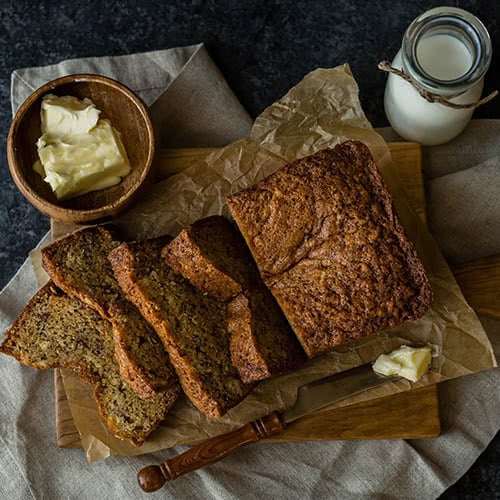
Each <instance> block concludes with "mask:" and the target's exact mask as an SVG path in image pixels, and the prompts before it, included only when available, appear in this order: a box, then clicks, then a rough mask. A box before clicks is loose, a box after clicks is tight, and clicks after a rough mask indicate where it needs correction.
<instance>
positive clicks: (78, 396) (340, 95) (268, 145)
mask: <svg viewBox="0 0 500 500" xmlns="http://www.w3.org/2000/svg"><path fill="white" fill-rule="evenodd" d="M346 139H358V140H361V141H363V142H365V143H366V144H367V145H368V146H369V148H370V150H371V151H372V154H373V155H374V157H375V159H376V161H377V163H378V166H379V168H380V170H381V172H382V175H383V177H384V179H385V180H386V182H387V184H388V186H389V188H390V190H391V192H392V194H393V197H394V201H395V204H396V208H397V210H398V213H399V215H400V218H401V221H402V223H403V225H404V227H405V228H406V231H407V233H408V236H409V237H410V239H411V240H412V241H413V242H414V243H415V245H416V248H417V252H418V254H419V256H420V258H421V259H422V261H423V263H424V266H425V268H426V270H427V273H428V276H429V279H430V282H431V285H432V289H433V293H434V301H433V305H432V308H431V310H430V311H429V312H428V313H427V314H426V315H425V316H424V317H423V318H421V319H420V320H418V321H415V322H413V323H411V324H405V325H403V326H400V327H397V328H393V329H391V330H389V331H385V332H383V333H381V334H379V335H376V336H373V337H371V338H368V339H365V340H364V341H363V342H361V343H359V344H357V345H351V346H349V347H345V348H343V349H341V350H338V351H336V352H332V353H329V354H327V355H324V356H322V357H320V358H317V359H314V360H311V361H309V362H308V363H307V364H306V366H305V367H304V368H302V369H301V370H298V371H296V372H294V373H291V374H288V375H284V376H281V377H276V378H274V379H271V380H268V381H265V382H263V383H261V384H260V385H259V386H258V387H257V388H256V389H255V390H254V391H252V393H251V394H250V395H249V396H248V397H247V398H246V399H245V400H244V401H243V402H242V403H241V404H239V405H238V406H237V407H236V408H234V409H232V410H231V411H230V412H229V413H228V414H227V415H226V416H224V417H223V418H221V419H220V420H217V421H211V420H209V419H207V418H206V417H204V416H203V415H202V414H201V413H200V412H199V411H198V410H196V409H195V408H194V407H193V406H192V405H191V403H190V402H189V401H188V400H187V398H185V397H182V398H181V399H180V400H179V401H178V402H177V403H176V405H175V407H174V409H173V411H172V412H171V413H170V414H169V415H168V417H167V419H166V420H165V422H164V424H163V425H162V426H161V427H160V428H159V429H158V430H157V431H156V432H155V433H154V434H152V435H151V437H150V438H149V439H148V441H147V442H146V443H145V444H144V445H143V446H142V447H141V448H136V447H134V446H132V445H130V444H128V443H127V442H123V441H120V440H118V439H115V438H114V437H113V436H112V435H111V434H110V433H109V431H108V430H107V428H106V426H105V425H104V424H103V422H102V420H101V419H100V418H99V416H98V412H97V409H96V405H95V403H94V400H93V397H92V388H91V387H90V386H88V385H86V384H83V383H81V382H80V381H79V380H78V378H77V377H76V375H74V374H73V373H72V372H67V371H65V372H64V373H63V380H64V386H65V390H66V393H67V396H68V400H69V403H70V406H71V410H72V413H73V417H74V420H75V424H76V426H77V428H78V430H79V432H80V434H81V439H82V443H83V446H84V448H85V451H86V454H87V458H88V460H89V461H95V460H100V459H103V458H106V457H108V456H110V455H113V454H119V455H135V454H142V453H147V452H151V451H154V450H158V449H162V448H168V447H172V446H175V445H180V444H192V443H195V442H198V441H201V440H203V439H206V438H207V437H210V436H214V435H217V434H220V433H223V432H227V431H229V430H232V429H234V428H236V427H238V426H240V425H242V424H244V423H246V422H248V421H250V420H253V419H255V418H258V417H261V416H263V415H265V414H266V413H269V412H270V411H272V410H282V409H285V408H288V407H290V406H291V405H292V404H293V402H294V400H295V395H296V391H297V388H298V387H299V386H300V385H302V384H304V383H306V382H308V381H311V380H315V379H318V378H321V377H324V376H326V375H329V374H332V373H336V372H339V371H343V370H347V369H349V368H353V367H355V366H358V365H360V364H363V363H367V362H370V361H373V360H374V359H375V358H376V357H377V356H378V355H379V354H381V353H382V352H389V351H391V350H393V349H395V348H396V347H398V346H399V345H402V344H428V345H431V346H432V347H433V362H432V368H431V371H430V372H429V373H428V374H427V375H426V376H425V377H424V378H423V379H422V380H421V381H419V382H418V383H417V384H410V383H409V382H406V381H398V382H396V383H387V384H385V385H384V386H382V387H379V388H376V389H373V390H370V391H366V392H365V393H363V394H360V395H357V396H356V397H351V398H349V399H346V400H344V401H342V402H340V403H337V405H336V406H345V405H349V404H353V403H356V402H359V401H363V400H368V399H372V398H376V397H381V396H386V395H390V394H394V393H396V392H400V391H404V390H408V389H410V388H412V387H417V386H423V385H427V384H431V383H437V382H440V381H443V380H446V379H450V378H454V377H460V376H463V375H467V374H470V373H474V372H478V371H481V370H486V369H488V368H492V367H494V366H496V361H495V356H494V353H493V350H492V348H491V345H490V343H489V340H488V338H487V336H486V334H485V332H484V330H483V328H482V326H481V324H480V322H479V320H478V319H477V317H476V315H475V313H474V312H473V311H472V309H471V308H470V307H469V306H468V305H467V303H466V302H465V299H464V298H463V296H462V293H461V292H460V289H459V288H458V286H457V284H456V282H455V280H454V278H453V276H452V274H451V272H450V270H449V268H448V266H447V265H446V262H445V261H444V259H443V257H442V256H441V253H440V252H439V249H438V248H437V246H436V244H435V243H434V241H433V239H432V237H431V236H430V234H429V232H428V230H427V229H426V227H425V225H424V223H423V222H422V220H421V219H420V218H419V217H418V215H417V214H416V212H415V211H414V210H413V208H412V207H411V206H410V205H409V203H408V201H407V200H406V197H405V192H404V189H403V188H402V186H401V184H400V182H399V179H398V174H397V165H393V164H392V163H391V159H390V153H389V150H388V148H387V145H386V144H385V142H384V141H383V139H382V138H381V137H380V136H379V135H378V134H377V133H375V132H374V130H373V129H372V127H371V126H370V124H369V122H368V120H367V119H366V117H365V115H364V113H363V111H362V109H361V106H360V103H359V99H358V87H357V85H356V82H355V80H354V78H353V77H352V74H351V72H350V69H349V67H348V66H347V65H344V66H340V67H337V68H334V69H318V70H316V71H313V72H312V73H310V74H308V75H307V76H306V77H305V78H304V79H303V80H302V81H301V82H300V83H299V84H298V85H297V86H295V87H293V88H292V89H291V90H290V91H289V92H288V93H287V94H286V95H285V96H284V97H283V98H282V99H280V100H279V101H278V102H276V103H275V104H273V105H272V106H270V107H269V108H267V109H266V110H265V111H264V112H263V113H262V114H261V115H260V116H259V117H258V118H257V120H256V121H255V124H254V126H253V128H252V132H251V135H250V137H249V138H248V139H245V140H240V141H237V142H235V143H233V144H231V145H229V146H227V147H225V148H222V149H219V150H216V151H213V152H208V154H206V155H202V156H201V157H195V158H193V157H190V158H189V159H188V161H190V162H192V164H191V165H190V166H189V167H188V168H187V169H185V170H183V171H181V172H180V173H177V174H175V175H173V176H171V177H169V178H168V179H166V180H164V181H162V182H159V183H158V184H156V185H155V186H153V188H152V189H151V190H150V192H149V194H148V195H147V196H146V197H145V199H144V201H143V202H141V203H140V204H139V205H137V206H136V207H135V208H134V209H133V210H132V211H130V212H128V213H127V214H125V215H123V216H122V217H120V218H119V219H118V220H117V221H116V223H117V224H118V225H119V226H120V227H121V229H122V231H124V233H125V234H127V236H128V237H130V238H149V237H153V236H157V235H160V234H165V233H170V234H171V235H174V236H175V234H176V233H177V232H178V231H179V230H180V229H181V228H182V227H184V226H186V225H187V224H190V223H191V222H193V221H194V220H196V219H198V218H201V217H204V216H208V215H213V214H220V213H223V214H225V215H228V211H227V208H226V207H225V198H226V196H227V195H229V194H231V193H234V192H236V191H239V190H241V189H243V188H246V187H248V186H250V185H252V184H254V183H255V182H257V181H259V180H260V179H262V178H264V177H266V176H267V175H269V174H270V173H272V172H274V171H275V170H276V169H278V168H279V167H281V166H283V165H285V164H286V163H288V162H289V161H292V160H294V159H296V158H299V157H302V156H306V155H309V154H312V153H314V152H315V151H318V150H320V149H323V148H326V147H331V146H333V145H335V144H337V143H339V142H342V141H344V140H346ZM174 170H175V171H177V172H179V169H178V164H176V167H175V169H174Z"/></svg>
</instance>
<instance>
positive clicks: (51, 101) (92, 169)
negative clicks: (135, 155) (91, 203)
mask: <svg viewBox="0 0 500 500" xmlns="http://www.w3.org/2000/svg"><path fill="white" fill-rule="evenodd" d="M99 114H100V111H99V110H98V109H97V108H96V107H95V105H94V103H93V102H92V101H91V100H90V99H83V100H79V99H77V98H76V97H72V96H63V97H59V96H55V95H51V94H49V95H46V96H45V97H44V98H43V100H42V106H41V112H40V118H41V128H42V136H41V137H40V138H39V139H38V141H37V148H38V156H39V159H40V160H39V161H37V162H36V163H35V165H33V169H34V170H35V172H37V173H39V174H40V175H42V176H43V177H44V180H45V182H47V183H49V184H50V187H51V188H52V191H54V193H55V195H56V197H57V198H58V199H61V200H62V199H68V198H73V197H75V196H80V195H82V194H85V193H88V192H90V191H97V190H100V189H105V188H107V187H111V186H114V185H115V184H118V183H119V182H120V180H121V179H122V177H124V176H125V175H127V174H128V173H129V172H130V163H129V161H128V158H127V153H126V151H125V148H124V147H123V143H122V141H121V138H120V134H119V132H118V131H117V130H116V129H114V128H113V126H112V125H111V123H110V122H109V120H103V119H99Z"/></svg>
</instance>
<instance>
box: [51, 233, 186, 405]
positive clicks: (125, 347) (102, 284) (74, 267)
mask: <svg viewBox="0 0 500 500" xmlns="http://www.w3.org/2000/svg"><path fill="white" fill-rule="evenodd" d="M120 243H121V241H120V240H119V239H117V238H116V237H115V235H114V233H113V231H112V230H111V228H110V227H104V226H95V227H89V228H85V229H82V230H80V231H77V232H75V233H72V234H70V235H68V236H66V237H65V238H62V239H60V240H57V241H55V242H54V243H52V244H50V245H48V246H46V247H44V248H43V249H42V263H43V266H44V268H45V269H46V271H47V273H48V274H49V276H50V277H51V278H52V280H53V281H54V282H55V284H56V285H57V286H58V287H59V288H61V289H62V290H64V291H65V292H66V293H68V294H69V295H72V296H74V297H77V298H79V299H80V300H82V301H83V302H85V303H86V304H88V305H89V306H90V307H92V308H93V309H95V310H96V311H97V312H98V313H100V314H101V316H102V317H104V318H106V319H108V320H109V321H111V323H112V325H113V335H114V339H115V351H116V357H117V360H118V364H119V366H120V373H121V375H122V377H123V378H124V379H125V380H126V381H127V382H128V383H129V385H130V386H131V387H132V388H133V389H134V390H135V391H136V392H137V394H138V395H139V396H140V397H142V398H149V397H152V396H153V395H155V394H157V393H159V392H161V391H164V390H167V389H168V388H169V387H170V386H171V385H173V384H177V383H178V381H177V376H176V374H175V370H174V369H173V367H172V365H171V364H170V361H169V359H168V354H167V352H166V351H165V349H164V348H163V344H162V343H161V342H160V340H159V339H158V336H157V335H156V332H155V331H154V329H153V328H151V326H150V325H149V324H148V322H147V321H145V320H144V318H143V317H142V316H141V315H140V313H139V311H138V310H137V308H136V307H135V306H133V305H132V304H131V303H130V302H128V301H127V300H126V298H125V295H124V293H123V292H122V290H121V288H120V286H119V285H118V283H117V281H116V279H115V277H114V275H113V270H112V269H111V264H110V263H109V261H108V253H109V252H110V251H111V250H112V249H113V248H116V247H117V246H118V245H120Z"/></svg>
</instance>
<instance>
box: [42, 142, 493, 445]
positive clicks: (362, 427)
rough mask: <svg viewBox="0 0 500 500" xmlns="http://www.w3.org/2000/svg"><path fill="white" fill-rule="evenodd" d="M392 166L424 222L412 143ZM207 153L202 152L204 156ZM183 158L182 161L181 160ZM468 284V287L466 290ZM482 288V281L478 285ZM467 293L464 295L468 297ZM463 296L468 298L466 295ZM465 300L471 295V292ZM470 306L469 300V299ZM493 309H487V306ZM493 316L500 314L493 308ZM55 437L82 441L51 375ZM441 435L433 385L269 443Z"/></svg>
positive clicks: (467, 278)
mask: <svg viewBox="0 0 500 500" xmlns="http://www.w3.org/2000/svg"><path fill="white" fill-rule="evenodd" d="M389 146H390V149H391V152H392V155H393V161H394V163H395V165H396V166H397V169H398V170H399V173H400V175H401V178H402V181H403V183H404V185H405V188H406V191H407V195H408V199H409V200H410V202H411V203H412V204H413V206H414V207H415V208H416V210H417V211H418V213H419V214H420V215H421V216H422V218H424V220H425V192H424V185H423V178H422V155H421V149H420V146H419V145H418V144H416V143H392V144H390V145H389ZM200 152H201V151H199V150H191V151H187V150H182V151H178V150H165V151H160V152H159V154H158V155H157V158H158V159H157V162H158V164H157V168H158V169H159V170H160V171H163V172H164V173H165V172H166V171H169V172H173V171H176V170H177V171H178V170H180V169H181V168H183V165H185V157H186V156H187V155H193V158H194V157H195V156H196V155H197V154H200ZM207 152H208V150H206V149H204V150H203V151H202V153H203V154H206V153H207ZM181 158H184V160H183V161H180V159H181ZM74 229H75V226H71V225H67V224H62V223H59V222H56V221H52V235H53V237H59V236H62V235H63V234H65V233H67V232H69V231H72V230H74ZM498 263H499V269H500V259H499V262H498ZM468 269H469V268H468V267H467V266H465V268H462V269H461V276H462V277H463V281H462V285H463V286H464V289H465V290H467V291H468V292H470V291H472V298H473V299H474V301H475V302H476V303H479V304H483V303H486V301H485V300H483V299H481V298H479V297H480V296H481V292H482V287H481V286H479V285H478V284H477V282H481V279H478V273H477V272H475V271H474V269H472V271H471V272H468ZM471 283H472V285H470V284H471ZM482 286H484V282H483V283H482ZM468 292H467V293H468ZM466 296H467V295H466ZM469 298H471V294H470V293H469ZM471 302H472V300H471ZM489 308H490V309H491V307H489ZM496 310H497V311H498V310H500V309H496ZM55 404H56V434H57V444H58V445H59V446H60V447H64V448H71V447H80V446H81V443H80V437H79V435H78V431H77V430H76V428H75V425H74V423H73V419H72V417H71V410H70V407H69V404H68V401H67V399H66V395H65V392H64V387H63V385H62V381H61V377H60V373H59V372H58V371H57V370H56V372H55ZM439 434H440V421H439V401H438V390H437V386H436V385H431V386H427V387H423V388H420V389H416V390H411V391H406V392H403V393H400V394H396V395H393V396H388V397H384V398H378V399H375V400H371V401H368V402H364V403H359V404H356V405H350V406H347V407H344V408H340V409H335V410H324V411H321V412H317V413H315V414H312V415H309V416H307V417H304V418H302V419H300V420H298V421H296V422H294V423H292V424H291V425H290V426H289V427H288V428H287V429H286V430H285V432H284V433H283V434H282V435H281V436H278V437H276V438H273V439H270V441H320V440H337V439H387V438H407V439H409V438H429V437H437V436H439Z"/></svg>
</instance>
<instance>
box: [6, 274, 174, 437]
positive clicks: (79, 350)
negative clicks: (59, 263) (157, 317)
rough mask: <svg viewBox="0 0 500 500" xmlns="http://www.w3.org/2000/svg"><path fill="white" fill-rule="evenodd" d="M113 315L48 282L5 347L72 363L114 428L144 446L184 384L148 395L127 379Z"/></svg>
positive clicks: (50, 364)
mask: <svg viewBox="0 0 500 500" xmlns="http://www.w3.org/2000/svg"><path fill="white" fill-rule="evenodd" d="M111 330H112V329H111V324H110V323H109V321H107V320H105V319H104V318H102V317H101V316H100V315H99V314H97V313H96V312H95V311H93V310H92V309H91V308H90V307H88V306H87V305H85V304H84V303H82V302H81V301H80V300H78V299H76V298H74V297H70V296H68V295H66V294H65V293H63V292H62V291H61V290H59V289H58V288H56V286H55V285H54V284H53V283H52V282H49V283H48V284H47V285H45V286H44V287H43V288H42V289H41V290H40V291H39V292H38V293H37V294H36V295H35V296H34V297H33V298H32V299H31V300H30V302H29V303H28V305H27V306H26V307H25V309H24V310H23V311H22V313H21V315H20V316H19V318H18V319H17V320H16V321H15V323H14V324H13V325H12V327H11V329H10V330H9V331H8V332H7V333H6V336H5V339H4V341H3V343H2V345H1V346H0V351H1V352H3V353H5V354H9V355H11V356H13V357H15V358H16V359H17V360H18V361H20V362H21V363H22V364H25V365H28V366H33V367H35V368H41V369H46V368H56V367H61V368H72V369H75V370H76V371H77V372H78V375H79V376H80V378H81V379H82V380H84V381H86V382H88V383H91V384H94V395H95V398H96V400H97V404H98V407H99V412H100V414H101V416H102V417H103V418H104V419H105V420H106V423H107V425H108V427H109V428H110V430H111V431H112V432H113V434H114V435H115V436H116V437H118V438H120V439H127V440H130V441H131V442H132V443H134V444H135V445H137V446H140V445H141V444H142V443H143V442H144V440H145V439H146V438H147V436H148V435H149V434H150V433H151V432H152V431H153V430H154V429H156V427H158V425H159V424H160V423H161V422H162V421H163V419H164V418H165V416H166V414H167V412H168V411H169V410H170V408H171V407H172V406H173V405H174V403H175V401H176V399H177V397H178V396H179V394H180V386H179V384H174V385H172V386H171V387H170V388H169V389H168V390H167V391H164V392H162V393H160V394H159V395H156V396H153V397H152V398H149V399H147V400H143V399H140V398H139V397H138V396H137V394H136V393H135V392H134V391H133V390H131V389H130V387H129V386H128V385H127V384H126V383H125V382H124V381H123V379H122V378H121V376H120V373H119V368H118V364H117V362H116V360H115V356H114V341H113V333H112V331H111Z"/></svg>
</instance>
